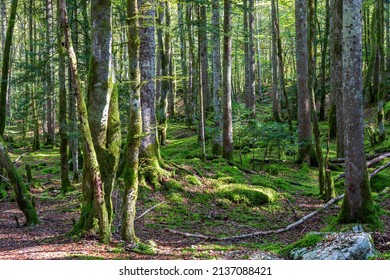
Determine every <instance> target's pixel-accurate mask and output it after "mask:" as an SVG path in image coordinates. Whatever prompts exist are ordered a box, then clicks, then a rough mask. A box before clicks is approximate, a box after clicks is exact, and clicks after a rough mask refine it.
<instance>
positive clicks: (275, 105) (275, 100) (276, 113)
mask: <svg viewBox="0 0 390 280" xmlns="http://www.w3.org/2000/svg"><path fill="white" fill-rule="evenodd" d="M271 18H272V24H271V26H272V28H271V30H272V112H273V118H274V121H276V122H281V119H280V100H279V99H280V98H279V89H278V81H279V80H278V57H277V53H278V50H277V46H278V45H277V42H276V25H275V21H276V9H275V0H272V1H271Z"/></svg>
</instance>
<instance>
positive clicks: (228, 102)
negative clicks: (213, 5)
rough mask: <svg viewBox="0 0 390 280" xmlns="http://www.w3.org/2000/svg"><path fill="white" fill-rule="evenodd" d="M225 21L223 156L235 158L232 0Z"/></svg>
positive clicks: (227, 6) (227, 5) (225, 10)
mask: <svg viewBox="0 0 390 280" xmlns="http://www.w3.org/2000/svg"><path fill="white" fill-rule="evenodd" d="M223 10H224V16H223V17H224V21H223V32H224V35H223V91H224V94H223V132H222V138H223V150H222V156H223V157H224V158H225V159H227V160H232V159H233V120H232V34H231V32H232V0H224V8H223Z"/></svg>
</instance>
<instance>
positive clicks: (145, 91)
mask: <svg viewBox="0 0 390 280" xmlns="http://www.w3.org/2000/svg"><path fill="white" fill-rule="evenodd" d="M139 8H140V10H139V13H140V19H139V24H140V27H139V36H140V51H139V57H140V71H141V81H142V83H141V106H142V133H143V137H142V139H141V146H140V158H142V162H143V164H142V165H143V166H144V167H146V168H145V172H146V173H147V174H146V175H145V177H146V178H148V180H149V181H150V182H155V181H156V179H158V178H156V175H158V173H159V169H160V166H161V165H162V158H161V156H160V144H159V141H158V137H157V120H156V108H155V106H156V84H155V77H156V72H155V60H156V58H155V55H156V48H155V41H156V40H155V25H154V21H155V14H156V10H155V1H154V0H141V1H139Z"/></svg>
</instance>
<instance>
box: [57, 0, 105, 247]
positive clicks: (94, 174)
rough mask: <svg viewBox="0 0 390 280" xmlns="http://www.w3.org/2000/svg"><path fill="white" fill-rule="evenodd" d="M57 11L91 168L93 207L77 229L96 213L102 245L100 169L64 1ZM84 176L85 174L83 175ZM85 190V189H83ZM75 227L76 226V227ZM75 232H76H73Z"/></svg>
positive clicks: (85, 212) (86, 158)
mask: <svg viewBox="0 0 390 280" xmlns="http://www.w3.org/2000/svg"><path fill="white" fill-rule="evenodd" d="M58 5H59V9H60V10H61V26H62V28H63V29H64V33H65V45H66V48H67V52H68V56H69V61H70V65H71V71H72V77H73V78H74V84H75V89H76V94H77V105H78V106H77V109H78V113H79V119H80V127H81V131H82V133H83V136H84V145H85V148H84V151H85V154H84V161H85V162H88V164H89V165H90V166H91V168H90V169H89V172H90V174H88V177H90V178H91V183H92V186H91V192H93V196H94V205H90V204H85V203H84V204H83V208H82V211H81V213H82V216H81V217H80V220H79V222H78V225H79V227H82V228H85V227H84V226H85V225H84V224H82V222H81V221H83V220H84V221H86V220H88V219H86V218H87V217H88V216H89V213H90V212H94V211H96V214H97V218H98V226H99V239H100V241H101V242H103V243H108V242H109V241H110V239H111V228H110V221H109V214H108V213H107V209H106V207H105V205H106V203H105V195H104V187H103V178H102V176H101V172H100V167H99V163H98V159H97V155H96V151H95V146H94V143H93V140H92V134H91V130H90V127H89V122H88V111H87V106H86V103H85V99H84V94H83V91H82V88H81V82H80V79H79V75H78V67H77V58H76V54H75V52H74V49H73V45H72V39H71V36H70V30H69V23H68V16H67V12H66V5H65V1H64V0H58ZM84 175H86V174H84ZM83 189H85V188H83ZM76 226H77V225H76ZM75 230H76V232H75ZM72 233H79V231H78V230H77V228H75V229H74V230H73V231H72Z"/></svg>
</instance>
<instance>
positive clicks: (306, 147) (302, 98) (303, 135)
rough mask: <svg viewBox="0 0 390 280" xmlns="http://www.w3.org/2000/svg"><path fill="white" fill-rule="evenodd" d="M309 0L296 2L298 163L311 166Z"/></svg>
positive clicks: (312, 152)
mask: <svg viewBox="0 0 390 280" xmlns="http://www.w3.org/2000/svg"><path fill="white" fill-rule="evenodd" d="M306 9H307V0H296V1H295V16H296V22H295V27H296V60H297V75H298V76H297V91H298V143H299V150H298V162H299V163H303V162H307V163H308V164H311V163H312V162H313V159H314V158H315V156H314V155H313V154H314V149H313V144H312V126H311V118H310V93H309V87H308V85H309V70H308V61H309V60H308V59H309V56H308V48H307V43H308V40H307V10H306Z"/></svg>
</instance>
